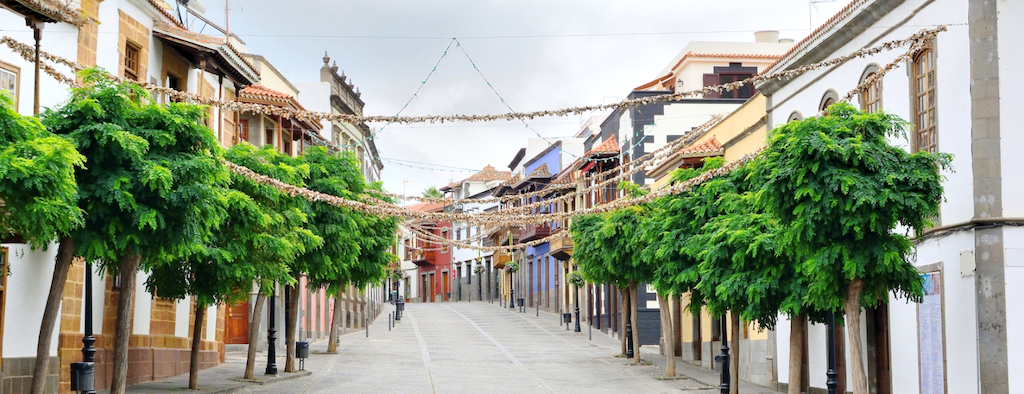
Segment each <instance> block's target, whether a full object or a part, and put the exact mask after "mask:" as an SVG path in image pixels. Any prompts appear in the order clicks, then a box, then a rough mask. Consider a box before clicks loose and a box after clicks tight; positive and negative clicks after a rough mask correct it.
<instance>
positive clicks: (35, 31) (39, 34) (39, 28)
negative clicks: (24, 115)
mask: <svg viewBox="0 0 1024 394" xmlns="http://www.w3.org/2000/svg"><path fill="white" fill-rule="evenodd" d="M25 24H27V25H28V27H31V28H32V37H33V38H35V40H36V54H35V57H36V58H35V63H36V65H35V78H36V82H35V85H36V86H35V97H34V100H33V101H32V114H33V115H38V114H39V51H40V49H39V42H40V41H42V39H43V22H41V21H39V20H36V19H33V18H25Z"/></svg>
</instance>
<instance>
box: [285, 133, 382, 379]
mask: <svg viewBox="0 0 1024 394" xmlns="http://www.w3.org/2000/svg"><path fill="white" fill-rule="evenodd" d="M294 160H296V162H298V163H302V164H304V165H306V166H308V167H309V172H308V173H307V174H306V175H305V178H304V181H305V185H306V188H308V189H310V190H313V191H317V192H321V193H326V194H330V195H333V196H338V197H341V198H345V199H350V200H355V199H359V198H360V196H361V195H362V194H363V192H364V190H365V189H366V181H365V180H364V179H363V174H362V171H361V170H360V168H359V163H358V161H357V160H356V157H355V155H354V154H353V153H352V152H348V151H346V152H338V153H330V152H328V151H327V149H326V148H324V147H312V148H309V149H306V151H305V153H304V154H303V155H302V156H300V157H297V158H294ZM306 209H307V210H308V211H307V212H308V215H309V225H308V226H307V228H309V229H310V230H311V231H313V233H314V234H316V235H317V236H319V237H321V238H323V240H324V246H323V247H322V248H319V249H316V250H312V251H308V252H306V253H304V254H302V255H300V256H299V257H298V258H296V259H295V261H294V263H293V264H292V267H290V268H291V271H292V272H294V273H296V275H298V274H299V273H304V274H305V275H306V281H307V286H308V288H311V289H321V288H327V287H329V286H337V287H336V288H341V287H343V285H340V284H339V281H342V282H347V276H346V272H347V271H348V270H351V269H353V267H352V265H353V264H355V262H356V261H358V258H359V253H360V251H359V247H360V245H359V241H360V236H359V231H360V226H359V216H358V215H356V214H355V212H354V211H352V210H351V209H349V208H344V207H337V206H334V205H330V204H326V203H311V204H308V205H307V207H306ZM298 290H299V289H298V286H297V284H292V285H290V286H288V287H287V288H286V290H285V291H287V292H288V293H287V294H286V295H287V296H288V304H286V309H285V338H286V340H285V341H286V346H287V349H288V355H287V357H286V358H285V369H284V370H285V372H294V371H295V357H294V354H295V351H294V347H295V334H296V327H297V326H298V314H297V313H296V311H297V310H298V309H297V308H298ZM336 298H340V294H336ZM335 302H337V300H336V301H335ZM332 337H334V335H332Z"/></svg>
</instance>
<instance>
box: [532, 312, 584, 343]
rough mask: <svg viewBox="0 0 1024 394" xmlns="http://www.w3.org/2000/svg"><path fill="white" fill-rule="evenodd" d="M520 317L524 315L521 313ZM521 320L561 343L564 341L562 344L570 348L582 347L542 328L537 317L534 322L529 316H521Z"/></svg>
mask: <svg viewBox="0 0 1024 394" xmlns="http://www.w3.org/2000/svg"><path fill="white" fill-rule="evenodd" d="M544 313H548V312H547V311H545V312H544ZM518 315H522V313H520V314H518ZM519 318H521V319H523V320H526V321H528V322H530V324H533V326H534V327H537V328H539V329H540V330H541V331H544V332H545V333H547V334H548V335H550V336H552V337H554V338H555V339H558V340H559V341H562V343H565V344H567V345H570V346H572V347H575V348H579V347H580V346H579V345H578V344H576V343H572V342H570V341H569V340H568V339H565V337H562V336H559V335H556V334H555V333H553V332H551V330H548V329H547V328H544V327H542V326H541V325H540V324H537V319H538V318H536V317H534V318H533V320H530V319H529V316H519ZM559 331H561V330H559Z"/></svg>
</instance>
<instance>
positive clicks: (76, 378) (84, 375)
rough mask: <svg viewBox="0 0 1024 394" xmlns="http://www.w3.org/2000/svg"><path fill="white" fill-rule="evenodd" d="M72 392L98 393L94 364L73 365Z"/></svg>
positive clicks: (80, 363) (81, 363)
mask: <svg viewBox="0 0 1024 394" xmlns="http://www.w3.org/2000/svg"><path fill="white" fill-rule="evenodd" d="M71 391H74V392H79V393H84V392H91V391H96V369H95V366H94V364H93V363H87V362H79V363H71Z"/></svg>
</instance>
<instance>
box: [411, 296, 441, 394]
mask: <svg viewBox="0 0 1024 394" xmlns="http://www.w3.org/2000/svg"><path fill="white" fill-rule="evenodd" d="M403 314H405V315H407V317H408V318H409V322H410V323H412V332H413V333H415V334H416V341H417V342H419V343H420V354H422V355H423V368H424V369H426V370H427V380H429V381H430V392H432V393H437V386H436V385H435V384H434V372H433V371H431V370H430V351H429V350H428V349H427V341H425V340H423V334H422V333H420V326H419V325H418V324H416V318H415V317H413V316H412V313H408V312H404V311H403Z"/></svg>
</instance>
